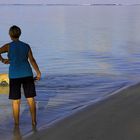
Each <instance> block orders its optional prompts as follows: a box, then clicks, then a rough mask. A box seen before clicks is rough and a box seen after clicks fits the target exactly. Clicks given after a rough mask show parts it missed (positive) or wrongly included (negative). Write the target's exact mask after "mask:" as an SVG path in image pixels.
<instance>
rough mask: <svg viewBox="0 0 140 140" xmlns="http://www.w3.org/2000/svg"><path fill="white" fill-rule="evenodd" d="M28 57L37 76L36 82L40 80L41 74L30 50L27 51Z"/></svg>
mask: <svg viewBox="0 0 140 140" xmlns="http://www.w3.org/2000/svg"><path fill="white" fill-rule="evenodd" d="M28 57H29V61H30V63H31V65H32V66H33V68H34V70H35V71H36V74H37V76H36V80H40V78H41V72H40V70H39V67H38V65H37V63H36V60H35V58H34V57H33V53H32V50H31V48H30V50H29V54H28Z"/></svg>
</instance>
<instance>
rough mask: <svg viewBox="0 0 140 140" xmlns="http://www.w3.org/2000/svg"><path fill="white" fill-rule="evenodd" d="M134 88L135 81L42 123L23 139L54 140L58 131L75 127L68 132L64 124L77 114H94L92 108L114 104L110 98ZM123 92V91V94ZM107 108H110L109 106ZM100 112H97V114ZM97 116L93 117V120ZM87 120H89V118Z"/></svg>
mask: <svg viewBox="0 0 140 140" xmlns="http://www.w3.org/2000/svg"><path fill="white" fill-rule="evenodd" d="M135 89H136V90H138V89H139V90H140V83H135V84H132V85H130V86H126V87H123V88H121V89H119V90H117V91H115V92H113V93H112V94H111V95H109V96H108V97H106V98H104V99H102V100H100V101H98V102H95V103H90V104H88V105H86V106H84V107H83V108H80V109H79V110H76V111H75V112H73V113H71V114H70V115H67V116H65V117H64V118H60V119H58V120H56V121H54V122H52V123H51V124H49V125H48V126H47V125H44V126H43V127H41V128H39V129H38V131H37V132H31V133H28V134H27V135H24V136H23V138H24V139H25V140H28V139H30V138H31V139H33V140H39V139H38V137H39V138H40V139H41V140H44V139H45V137H46V136H47V137H49V138H48V140H52V139H53V140H55V139H57V138H59V137H60V135H59V136H57V135H58V132H63V131H64V132H65V131H66V132H67V133H68V134H67V135H69V134H70V133H71V128H72V127H73V129H75V126H71V127H70V130H68V131H69V132H68V131H67V130H66V128H67V126H66V124H67V123H68V124H69V123H73V122H76V119H75V118H77V117H78V116H79V114H82V115H81V116H84V117H86V114H88V116H89V115H90V112H91V114H94V115H95V113H96V111H95V112H94V109H95V110H97V108H100V107H103V106H105V105H106V104H108V102H111V103H112V104H115V103H113V101H112V99H113V100H115V98H116V100H120V98H121V97H122V98H124V97H125V96H126V95H131V94H132V93H133V92H134V90H135ZM129 90H130V91H129ZM123 92H125V94H124V93H123ZM129 92H130V93H129ZM137 96H138V95H137ZM139 96H140V93H139ZM130 100H131V99H130ZM109 108H111V106H110V107H109ZM91 110H92V111H91ZM101 112H102V111H101ZM101 112H99V114H100V113H101ZM103 112H104V111H103ZM102 115H104V114H102ZM81 116H79V119H82V118H83V117H81ZM97 116H98V113H97ZM97 118H98V117H97ZM97 118H96V117H95V120H96V119H97ZM118 121H119V120H118ZM87 122H90V119H89V120H88V121H87ZM76 123H77V122H76ZM81 123H82V122H81ZM85 123H86V122H85ZM59 126H60V128H59ZM94 129H95V128H94ZM42 135H43V136H42ZM54 135H55V136H56V137H55V136H54ZM82 135H83V133H82ZM62 136H65V138H64V139H66V134H65V133H64V135H63V134H62ZM59 139H61V140H63V137H60V138H59ZM67 139H68V138H67ZM70 139H73V140H78V138H75V137H72V138H70ZM85 140H86V139H85ZM110 140H111V139H110Z"/></svg>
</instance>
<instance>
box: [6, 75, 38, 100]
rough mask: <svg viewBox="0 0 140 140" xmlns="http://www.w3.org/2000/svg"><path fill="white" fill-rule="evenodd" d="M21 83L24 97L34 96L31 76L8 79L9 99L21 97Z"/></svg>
mask: <svg viewBox="0 0 140 140" xmlns="http://www.w3.org/2000/svg"><path fill="white" fill-rule="evenodd" d="M21 85H22V87H23V90H24V95H25V97H26V98H30V97H35V96H36V91H35V84H34V79H33V77H32V76H31V77H24V78H16V79H10V91H9V99H13V100H16V99H21Z"/></svg>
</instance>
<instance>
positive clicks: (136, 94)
mask: <svg viewBox="0 0 140 140" xmlns="http://www.w3.org/2000/svg"><path fill="white" fill-rule="evenodd" d="M25 139H26V140H29V139H32V140H139V139H140V84H137V85H134V86H131V87H129V88H127V89H124V90H122V91H120V92H118V93H117V94H115V95H113V96H111V97H110V98H108V99H106V100H104V101H101V102H98V103H96V104H94V105H91V106H89V107H87V108H85V109H83V110H81V111H79V112H77V113H75V114H73V115H71V116H69V117H67V118H65V119H63V120H61V121H59V122H57V123H56V124H54V125H52V126H51V127H49V128H46V129H42V130H40V131H38V132H36V133H34V134H33V135H31V136H29V137H26V138H25Z"/></svg>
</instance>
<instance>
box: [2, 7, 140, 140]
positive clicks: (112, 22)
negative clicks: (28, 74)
mask: <svg viewBox="0 0 140 140" xmlns="http://www.w3.org/2000/svg"><path fill="white" fill-rule="evenodd" d="M139 15H140V7H139V6H25V5H22V6H0V25H1V26H0V46H1V45H3V44H5V43H7V42H10V38H9V36H8V29H9V27H10V26H11V25H13V24H16V25H18V26H20V27H21V28H22V36H21V40H22V41H25V42H27V43H29V44H30V46H31V47H32V51H33V54H34V57H35V58H36V61H37V62H38V65H39V67H40V70H41V71H42V79H41V81H39V82H36V89H37V97H36V101H37V116H38V128H40V127H44V126H45V127H47V126H49V124H51V123H52V122H54V121H56V120H58V119H61V118H63V117H65V116H67V115H69V114H71V113H72V112H74V111H77V110H78V109H81V108H82V107H85V106H87V105H89V104H91V103H94V102H97V101H100V100H102V99H104V98H106V97H108V96H109V95H111V94H112V93H113V92H114V91H116V90H118V89H121V88H123V87H126V86H129V85H131V84H134V83H136V82H139V81H140V27H139V25H140V16H139ZM4 56H5V57H6V55H4ZM7 72H8V66H7V65H2V64H0V73H7ZM20 121H21V125H20V133H19V131H17V133H13V132H14V128H13V119H12V111H11V103H10V101H9V100H8V94H5V93H3V94H0V135H1V137H2V136H3V139H4V140H6V139H8V140H10V137H11V136H12V137H18V136H19V135H21V136H24V135H26V134H28V133H29V132H31V131H32V128H31V120H30V114H29V109H28V106H27V104H26V100H25V98H24V97H23V98H22V103H21V120H20ZM15 139H16V138H15Z"/></svg>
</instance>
